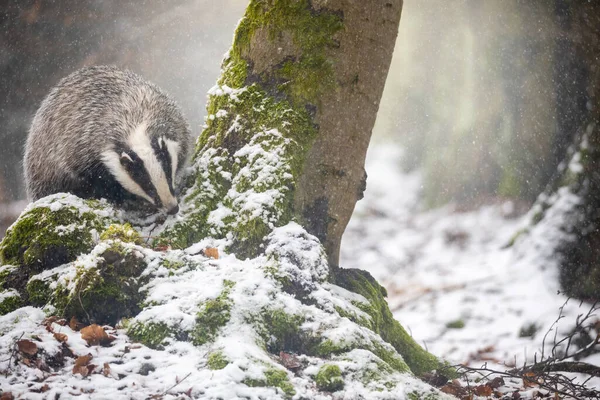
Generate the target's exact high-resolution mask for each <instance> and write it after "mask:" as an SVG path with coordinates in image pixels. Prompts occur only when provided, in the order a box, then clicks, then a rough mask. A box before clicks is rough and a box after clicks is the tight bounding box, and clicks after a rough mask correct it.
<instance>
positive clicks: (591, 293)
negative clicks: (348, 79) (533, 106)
mask: <svg viewBox="0 0 600 400" xmlns="http://www.w3.org/2000/svg"><path fill="white" fill-rule="evenodd" d="M555 5H556V12H557V16H558V17H559V22H560V26H561V28H562V31H561V37H560V42H561V44H562V46H563V47H569V48H570V49H571V50H570V52H569V55H568V56H569V59H570V60H571V65H570V67H571V69H572V68H573V67H576V69H577V71H576V72H577V74H578V76H580V77H582V80H583V85H582V86H584V88H583V90H581V91H580V92H573V93H568V92H565V93H563V95H564V96H565V97H566V98H565V99H563V100H562V101H560V102H558V105H559V107H558V109H557V113H558V114H559V122H560V121H561V120H565V119H568V118H572V115H571V114H572V113H569V111H572V105H570V104H569V99H580V98H584V100H585V101H583V102H582V101H578V104H579V108H580V110H578V112H579V113H580V114H581V115H583V118H584V120H585V122H583V123H580V124H578V125H573V124H571V125H568V124H567V125H565V124H562V125H561V128H563V129H567V128H569V129H570V131H568V132H562V134H563V136H565V137H571V138H572V142H571V146H570V148H569V151H568V154H567V157H566V159H565V161H564V162H563V163H562V164H561V166H560V169H559V171H558V173H557V175H556V177H555V179H554V181H553V183H552V185H551V187H549V188H548V190H547V192H546V193H545V194H544V195H542V196H540V198H539V199H538V203H537V204H536V205H535V206H534V212H532V216H533V222H534V223H536V224H537V223H546V224H548V225H550V226H551V227H552V228H551V229H553V230H554V232H553V234H552V232H551V234H552V235H551V236H552V237H556V238H557V240H552V239H551V238H550V237H549V239H551V243H552V244H551V246H553V249H551V252H553V253H554V254H555V255H556V256H557V257H556V259H557V260H558V262H559V268H560V283H561V286H562V288H563V290H564V291H565V292H566V293H567V294H568V295H570V296H573V297H576V298H581V299H586V300H600V68H598V61H599V60H598V54H600V4H598V3H597V2H588V1H583V0H581V1H573V2H565V1H563V0H557V1H556V2H555ZM563 64H565V63H563ZM567 67H569V66H567ZM558 73H562V74H569V73H573V71H570V70H569V71H558ZM561 104H563V105H564V107H563V108H561V107H560V105H561ZM560 145H561V146H563V145H562V144H560Z"/></svg>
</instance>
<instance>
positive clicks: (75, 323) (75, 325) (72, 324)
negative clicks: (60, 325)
mask: <svg viewBox="0 0 600 400" xmlns="http://www.w3.org/2000/svg"><path fill="white" fill-rule="evenodd" d="M69 327H70V328H71V329H73V330H74V331H78V330H80V329H81V328H83V327H84V325H83V324H82V323H81V322H79V320H78V319H77V318H75V317H71V320H70V321H69Z"/></svg>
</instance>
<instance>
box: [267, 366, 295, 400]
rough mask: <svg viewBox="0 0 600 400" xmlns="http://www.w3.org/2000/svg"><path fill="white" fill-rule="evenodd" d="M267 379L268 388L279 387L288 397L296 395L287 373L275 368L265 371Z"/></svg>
mask: <svg viewBox="0 0 600 400" xmlns="http://www.w3.org/2000/svg"><path fill="white" fill-rule="evenodd" d="M265 378H266V379H267V386H272V387H278V388H280V389H281V390H283V392H284V393H285V394H286V395H288V396H293V395H295V394H296V391H295V390H294V386H293V385H292V384H291V383H290V380H289V378H288V374H287V372H286V371H282V370H279V369H274V368H273V369H268V370H266V371H265Z"/></svg>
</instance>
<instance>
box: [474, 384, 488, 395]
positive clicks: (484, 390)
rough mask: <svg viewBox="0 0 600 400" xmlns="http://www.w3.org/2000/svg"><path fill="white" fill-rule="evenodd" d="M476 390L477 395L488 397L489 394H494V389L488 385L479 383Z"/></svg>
mask: <svg viewBox="0 0 600 400" xmlns="http://www.w3.org/2000/svg"><path fill="white" fill-rule="evenodd" d="M474 392H475V394H476V395H477V396H484V397H488V396H491V395H492V393H493V390H492V388H491V387H490V386H488V385H478V386H475V389H474Z"/></svg>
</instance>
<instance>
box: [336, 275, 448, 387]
mask: <svg viewBox="0 0 600 400" xmlns="http://www.w3.org/2000/svg"><path fill="white" fill-rule="evenodd" d="M332 272H333V275H332V279H333V281H334V283H335V284H337V285H339V286H341V287H343V288H345V289H348V290H350V291H352V292H355V293H358V294H360V295H362V296H364V297H365V298H366V299H367V301H368V303H365V305H364V306H362V309H363V311H365V312H366V313H367V314H369V315H370V316H371V323H372V330H373V331H374V332H376V333H378V334H379V335H380V336H381V338H382V339H383V340H384V341H386V342H388V343H390V344H391V345H392V346H393V347H394V348H395V349H396V351H397V352H398V353H400V355H401V356H402V358H403V361H402V362H400V361H401V360H398V359H397V356H394V355H393V354H391V353H390V352H389V351H387V350H385V349H383V348H382V349H374V352H375V354H377V356H379V357H380V358H381V359H382V360H384V361H386V362H388V363H390V365H391V366H392V367H393V368H395V369H398V368H400V369H401V368H402V364H404V363H406V364H407V365H408V367H409V368H410V370H411V371H412V372H413V373H414V374H415V375H421V374H423V373H425V372H428V371H432V370H435V369H437V368H438V367H440V366H441V365H442V364H441V363H440V362H439V361H438V359H437V358H436V357H435V356H433V355H432V354H430V353H428V352H427V351H425V350H423V348H421V346H419V345H418V344H417V343H416V342H415V341H414V340H413V339H412V337H410V335H409V334H408V333H407V332H406V330H404V328H403V327H402V326H401V325H400V323H398V321H396V320H395V319H394V317H393V316H392V313H391V312H390V310H389V308H388V305H387V303H386V301H385V298H384V296H385V294H386V293H385V290H384V289H383V288H382V287H381V285H379V284H378V283H377V281H375V279H373V277H372V276H371V275H370V274H369V273H368V272H366V271H362V270H358V269H340V268H337V269H334V270H333V271H332ZM378 353H379V354H378Z"/></svg>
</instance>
